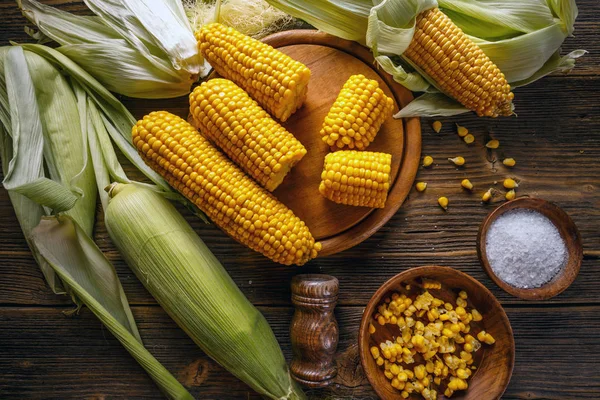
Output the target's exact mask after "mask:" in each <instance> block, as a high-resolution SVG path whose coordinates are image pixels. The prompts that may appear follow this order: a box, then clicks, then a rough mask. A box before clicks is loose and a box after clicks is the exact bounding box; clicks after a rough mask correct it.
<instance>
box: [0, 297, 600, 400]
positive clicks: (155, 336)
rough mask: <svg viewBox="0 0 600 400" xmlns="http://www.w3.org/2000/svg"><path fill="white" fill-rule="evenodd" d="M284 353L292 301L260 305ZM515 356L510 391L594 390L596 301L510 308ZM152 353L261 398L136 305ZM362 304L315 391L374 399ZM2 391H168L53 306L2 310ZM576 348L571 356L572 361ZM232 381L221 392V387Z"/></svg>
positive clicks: (598, 363)
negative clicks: (365, 361) (332, 369)
mask: <svg viewBox="0 0 600 400" xmlns="http://www.w3.org/2000/svg"><path fill="white" fill-rule="evenodd" d="M261 311H262V312H263V313H264V314H265V315H266V317H267V319H268V320H269V322H270V323H271V326H272V327H273V330H274V332H275V334H276V336H277V338H278V339H279V341H280V343H281V345H282V348H283V351H284V353H285V355H286V357H287V358H288V360H289V358H290V356H291V349H290V343H289V337H288V329H289V321H290V319H291V314H292V309H291V308H288V307H276V308H274V307H261ZM506 311H507V313H508V316H509V318H510V320H511V323H512V326H513V330H514V335H515V341H516V345H517V352H516V354H517V360H516V365H515V370H514V374H513V377H512V380H511V383H510V386H509V388H508V390H507V392H506V394H505V396H504V397H503V398H504V399H532V398H544V399H564V398H578V399H593V398H598V394H599V393H600V382H598V379H597V371H598V370H599V369H600V342H599V341H598V338H597V331H598V329H600V307H599V306H594V307H527V308H513V307H510V308H508V309H507V310H506ZM134 314H135V317H136V319H137V321H138V324H139V328H140V332H141V335H142V337H143V338H144V341H145V343H146V345H147V346H148V348H149V349H151V351H152V353H153V354H155V355H156V357H157V358H158V359H159V360H160V361H161V362H163V363H164V364H165V366H166V367H167V368H168V369H169V370H170V371H172V372H173V373H174V374H175V376H177V377H178V378H179V379H180V381H182V382H184V383H185V384H186V386H188V387H189V388H190V391H191V392H192V393H193V394H194V396H196V397H197V398H203V399H240V398H253V399H254V398H257V399H258V398H259V397H258V396H256V394H254V393H252V392H250V391H249V389H248V388H247V387H246V386H245V385H244V384H243V383H241V382H240V381H238V380H236V379H235V378H234V377H233V376H231V375H230V374H229V373H228V372H226V371H224V370H223V369H222V368H221V367H219V366H218V365H216V364H215V363H214V362H213V361H212V360H210V359H208V358H207V357H206V356H205V355H204V354H203V353H202V352H201V351H200V350H199V349H198V348H197V347H196V346H195V345H194V344H193V343H192V341H191V340H190V339H189V338H187V337H186V336H185V334H184V333H183V332H182V331H181V330H180V329H178V328H177V327H176V326H175V324H174V323H173V322H172V321H171V320H170V319H169V318H168V316H167V315H166V314H165V313H164V312H163V311H162V309H160V308H159V307H135V308H134ZM361 314H362V308H361V307H341V308H338V309H337V312H336V315H337V319H338V323H339V326H340V345H339V348H338V354H337V357H336V359H337V363H338V368H339V374H338V377H337V378H336V384H335V385H334V386H333V387H331V388H329V389H326V390H313V391H310V392H309V394H310V396H311V398H315V399H326V398H350V397H352V398H360V399H369V398H372V399H374V398H376V397H375V395H374V393H373V391H372V390H371V388H370V386H369V384H368V381H367V380H366V378H365V377H364V374H363V372H362V368H361V367H360V366H359V360H358V358H357V357H358V356H357V351H356V329H357V328H358V324H359V321H360V318H361ZM0 337H1V338H2V340H1V343H2V350H3V351H2V352H1V353H0V371H2V373H0V397H2V398H3V399H12V398H23V397H26V398H28V399H41V398H44V399H75V398H78V399H100V398H144V399H146V398H148V399H150V398H157V399H158V398H162V396H161V394H160V393H159V392H158V390H157V388H156V386H154V384H153V383H152V382H151V380H150V379H149V378H148V377H147V376H146V374H145V373H144V372H143V370H142V369H141V368H140V367H139V366H138V365H137V364H136V363H135V361H134V360H133V359H132V358H131V357H130V356H129V355H128V354H127V353H126V351H125V350H124V349H123V348H122V347H121V346H120V345H119V343H118V342H117V341H116V339H114V338H113V337H112V336H111V335H110V333H108V332H107V331H106V330H105V329H103V328H102V327H101V324H100V322H98V321H97V320H96V319H95V317H94V316H93V315H92V314H91V313H90V312H89V310H84V311H82V313H81V315H80V316H78V317H65V316H64V315H62V314H61V313H60V310H57V309H49V308H32V307H26V308H17V307H15V308H12V307H11V308H3V309H1V312H0ZM574 357H576V360H577V362H576V363H575V364H573V363H572V361H573V360H574V359H575V358H574ZM224 387H227V391H226V392H224V391H223V388H224Z"/></svg>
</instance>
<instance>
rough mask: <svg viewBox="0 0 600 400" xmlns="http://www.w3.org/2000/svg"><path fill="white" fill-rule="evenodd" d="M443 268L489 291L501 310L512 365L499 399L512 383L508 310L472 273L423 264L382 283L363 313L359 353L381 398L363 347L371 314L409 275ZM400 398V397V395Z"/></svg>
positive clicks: (493, 301) (513, 353)
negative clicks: (385, 296) (383, 298)
mask: <svg viewBox="0 0 600 400" xmlns="http://www.w3.org/2000/svg"><path fill="white" fill-rule="evenodd" d="M441 269H443V270H444V271H448V270H451V271H453V272H452V273H455V274H456V275H457V276H459V277H460V278H461V279H465V280H468V281H470V282H471V283H473V284H474V285H475V286H477V288H478V289H479V290H482V291H484V292H487V294H488V295H489V298H490V299H491V305H492V307H494V308H496V309H498V310H499V313H500V315H501V320H502V322H503V323H504V325H505V326H506V327H507V330H508V333H509V338H508V341H509V343H510V365H509V371H508V379H507V381H506V384H505V385H504V387H503V388H502V392H501V393H500V394H499V395H498V399H500V398H501V397H502V395H503V394H504V392H505V391H506V388H507V387H508V384H509V383H510V379H511V377H512V373H513V370H514V368H515V352H516V349H515V338H514V335H513V330H512V326H511V324H510V319H509V318H508V315H506V312H505V311H504V308H503V307H502V304H500V302H499V301H498V299H497V298H496V296H494V294H493V293H492V292H490V290H489V289H488V288H487V287H485V285H484V284H483V283H481V282H479V281H478V280H477V279H475V278H473V277H472V276H471V275H469V274H466V273H464V272H462V271H459V270H457V269H454V268H451V267H444V266H440V265H426V266H421V267H414V268H409V269H407V270H406V271H403V272H401V273H399V274H397V275H394V276H393V277H391V278H390V279H388V280H387V281H386V282H385V283H384V284H383V285H381V286H380V287H379V289H377V291H375V293H374V294H373V296H371V298H370V299H369V302H368V303H367V306H366V307H365V309H364V311H363V315H362V318H361V321H360V326H359V331H358V353H359V355H360V364H361V366H362V368H363V371H364V372H365V375H366V377H367V379H368V380H369V383H370V384H371V387H373V389H374V390H375V393H377V395H378V396H379V397H380V398H384V395H383V394H382V393H383V392H382V391H381V390H380V388H379V387H378V385H377V383H376V382H375V381H374V380H372V379H371V376H370V374H369V369H368V366H367V360H366V358H365V355H364V354H365V353H364V348H363V342H364V339H365V336H366V335H369V333H368V332H369V322H370V315H372V314H373V311H374V310H375V307H377V304H379V302H381V300H382V297H383V296H384V295H385V294H386V293H387V292H389V291H390V290H392V289H393V288H394V287H395V286H397V285H398V284H399V283H401V282H402V281H404V280H406V279H407V277H408V276H411V277H412V276H420V275H425V274H427V273H435V272H437V271H439V270H441ZM398 398H399V399H400V397H398Z"/></svg>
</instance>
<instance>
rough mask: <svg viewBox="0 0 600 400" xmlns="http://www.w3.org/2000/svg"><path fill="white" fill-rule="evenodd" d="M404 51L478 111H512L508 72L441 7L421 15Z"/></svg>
mask: <svg viewBox="0 0 600 400" xmlns="http://www.w3.org/2000/svg"><path fill="white" fill-rule="evenodd" d="M404 55H405V56H406V57H408V59H409V60H411V61H412V62H413V63H415V65H417V66H418V67H419V68H421V69H422V70H423V71H424V72H426V73H427V74H428V75H429V76H430V77H431V78H433V79H434V80H435V82H436V83H437V84H438V85H439V87H440V88H441V89H442V90H443V91H444V92H446V93H447V94H449V95H451V96H452V97H454V98H455V99H456V100H458V101H459V102H460V103H462V104H463V105H464V106H465V107H467V108H468V109H470V110H472V111H475V112H476V113H477V115H479V116H488V117H497V116H499V115H505V116H508V115H512V113H513V106H512V100H513V98H514V94H513V93H512V92H511V91H510V90H511V89H510V85H509V84H508V82H507V81H506V78H505V76H504V74H503V73H502V72H501V71H500V69H498V67H497V66H496V64H494V63H493V62H492V61H491V60H490V59H489V57H488V56H486V55H485V53H484V52H483V50H481V48H480V47H479V46H477V45H476V44H475V43H473V41H472V40H471V39H469V38H468V37H467V35H465V33H464V32H463V31H462V30H461V29H460V28H459V27H458V26H456V25H455V24H454V23H453V22H452V21H451V20H450V18H448V16H446V14H444V13H443V12H441V11H440V10H439V9H438V8H433V9H429V10H426V11H423V12H422V13H421V14H419V15H418V16H417V24H416V27H415V34H414V36H413V40H412V41H411V43H410V45H409V46H408V48H407V49H406V51H405V52H404Z"/></svg>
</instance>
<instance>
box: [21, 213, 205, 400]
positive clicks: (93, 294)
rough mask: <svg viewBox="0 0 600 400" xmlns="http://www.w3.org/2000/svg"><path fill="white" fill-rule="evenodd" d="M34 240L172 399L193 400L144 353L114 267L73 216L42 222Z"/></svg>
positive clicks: (65, 279) (146, 352)
mask: <svg viewBox="0 0 600 400" xmlns="http://www.w3.org/2000/svg"><path fill="white" fill-rule="evenodd" d="M31 239H32V242H33V245H34V246H35V248H36V249H37V251H38V252H39V254H40V255H41V257H42V258H43V259H44V260H45V261H46V262H47V263H48V265H50V266H51V267H52V268H53V269H54V271H55V272H56V274H57V275H58V276H59V277H60V278H61V279H62V281H63V282H65V284H66V285H68V286H69V288H70V289H71V290H72V291H73V293H74V294H75V295H77V297H78V298H80V299H81V300H82V301H83V303H85V305H86V306H87V307H88V308H89V309H90V310H91V311H92V312H93V313H94V315H96V317H98V319H99V320H100V321H101V322H102V323H103V324H104V325H105V326H106V327H107V328H108V330H109V331H110V332H111V333H112V334H113V335H114V336H115V337H116V338H117V339H118V340H119V341H120V342H121V344H122V345H123V346H124V347H125V349H126V350H127V351H128V352H129V353H130V354H131V355H132V356H133V358H135V359H136V361H137V362H138V363H139V364H140V365H141V366H142V368H144V370H146V372H147V373H148V375H150V377H151V378H152V379H153V380H154V381H155V382H156V383H157V385H158V386H159V387H160V388H161V390H162V391H163V392H164V393H165V395H166V396H167V397H168V398H170V399H182V400H184V399H185V400H191V399H193V397H192V396H191V395H190V393H189V392H188V391H187V390H186V389H185V388H184V387H183V386H182V385H181V384H180V383H179V382H178V381H177V380H176V379H175V378H174V377H173V375H171V374H170V373H169V371H167V370H166V369H165V368H164V367H163V365H162V364H161V363H160V362H159V361H158V360H156V358H154V357H153V356H152V355H151V354H150V353H149V352H148V350H146V348H144V346H143V344H142V339H141V337H140V335H139V332H138V330H137V327H136V324H135V321H134V319H133V315H132V314H131V309H130V308H129V303H128V302H127V298H126V297H125V293H124V292H123V288H122V286H121V283H120V282H119V278H118V277H117V273H116V272H115V269H114V267H113V266H112V265H111V264H110V262H109V261H108V260H107V259H106V257H104V255H103V254H102V252H101V251H100V249H98V247H97V246H96V245H95V243H94V242H93V241H92V240H91V239H90V238H89V236H88V235H86V233H85V232H84V231H83V230H82V229H81V228H80V227H79V226H78V225H77V224H76V223H75V222H74V221H73V220H72V219H71V218H70V217H68V216H59V217H44V218H42V220H41V222H40V224H39V225H38V226H37V227H36V228H35V229H34V230H33V232H32V235H31Z"/></svg>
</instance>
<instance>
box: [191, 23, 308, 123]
mask: <svg viewBox="0 0 600 400" xmlns="http://www.w3.org/2000/svg"><path fill="white" fill-rule="evenodd" d="M196 40H197V41H198V48H199V49H200V52H201V53H202V55H203V56H204V58H206V59H207V60H208V62H209V63H210V65H211V66H212V67H213V68H214V69H215V71H217V73H218V74H219V75H221V76H222V77H224V78H227V79H231V80H232V81H234V82H235V83H236V84H238V85H239V86H241V87H242V89H244V90H245V91H246V92H248V94H250V96H252V98H254V100H256V101H257V102H258V103H259V104H260V105H261V106H262V107H263V108H265V109H266V110H267V111H268V112H269V113H271V114H272V115H274V116H275V117H276V118H278V119H279V120H281V121H285V120H287V119H288V118H289V117H290V115H292V114H293V113H294V112H296V110H297V109H298V108H300V107H301V106H302V103H303V102H304V100H305V99H306V92H307V90H308V80H309V79H310V70H309V69H308V67H306V65H304V64H302V63H300V62H298V61H295V60H293V59H292V58H291V57H289V56H287V55H286V54H283V53H282V52H280V51H279V50H276V49H274V48H273V47H271V46H269V45H268V44H266V43H262V42H260V41H258V40H256V39H252V38H251V37H248V36H246V35H244V34H242V33H240V32H238V31H236V30H235V29H233V28H230V27H226V26H224V25H221V24H219V23H212V24H207V25H204V26H203V27H202V28H201V29H200V30H199V31H197V32H196Z"/></svg>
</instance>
